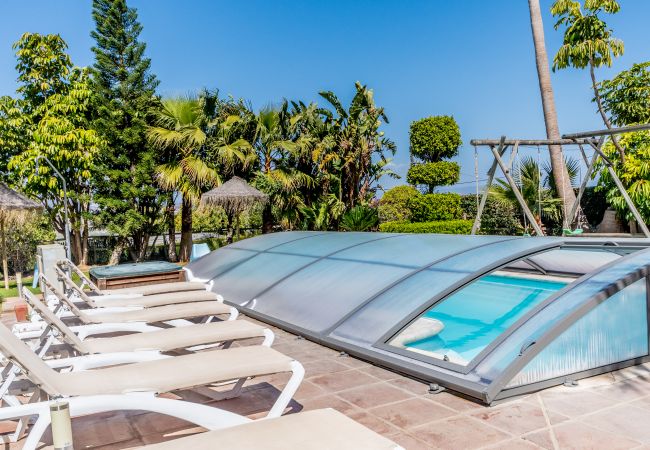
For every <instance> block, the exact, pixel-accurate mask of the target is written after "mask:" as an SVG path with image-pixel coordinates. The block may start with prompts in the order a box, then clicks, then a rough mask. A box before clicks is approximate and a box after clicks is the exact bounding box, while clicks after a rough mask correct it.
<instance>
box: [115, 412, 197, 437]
mask: <svg viewBox="0 0 650 450" xmlns="http://www.w3.org/2000/svg"><path fill="white" fill-rule="evenodd" d="M128 421H129V422H130V423H131V425H132V426H133V428H135V430H136V431H137V432H138V433H139V434H140V435H141V436H144V435H147V434H154V433H163V432H170V431H176V430H181V429H183V428H188V427H189V426H191V425H192V424H190V423H189V422H187V421H185V420H181V419H179V418H177V417H172V416H167V415H164V414H155V413H147V414H142V415H138V416H134V417H129V418H128Z"/></svg>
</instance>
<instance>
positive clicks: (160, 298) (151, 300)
mask: <svg viewBox="0 0 650 450" xmlns="http://www.w3.org/2000/svg"><path fill="white" fill-rule="evenodd" d="M89 298H90V299H91V300H93V301H94V302H95V304H96V305H97V306H101V307H111V306H139V307H142V308H151V307H154V306H164V305H176V304H179V303H190V302H207V301H211V300H217V298H218V296H217V294H215V293H214V292H210V291H206V290H205V289H203V290H200V291H189V292H167V293H164V294H156V295H143V296H139V297H131V298H129V297H126V298H119V297H118V298H110V297H107V298H104V297H103V296H101V295H97V296H90V297H89Z"/></svg>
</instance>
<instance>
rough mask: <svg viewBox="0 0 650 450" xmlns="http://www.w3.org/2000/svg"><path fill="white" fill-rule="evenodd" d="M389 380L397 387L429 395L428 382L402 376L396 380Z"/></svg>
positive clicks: (417, 393)
mask: <svg viewBox="0 0 650 450" xmlns="http://www.w3.org/2000/svg"><path fill="white" fill-rule="evenodd" d="M388 382H389V383H390V384H392V385H393V386H395V387H398V388H400V389H404V390H406V391H409V392H412V393H413V394H415V395H428V392H429V385H428V384H426V383H422V382H421V381H416V380H412V379H410V378H405V377H400V378H397V379H395V380H389V381H388Z"/></svg>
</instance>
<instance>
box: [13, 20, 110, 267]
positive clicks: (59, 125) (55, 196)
mask: <svg viewBox="0 0 650 450" xmlns="http://www.w3.org/2000/svg"><path fill="white" fill-rule="evenodd" d="M14 48H15V49H16V56H17V59H18V64H17V66H16V68H17V69H18V71H19V77H18V79H19V82H20V86H19V88H18V90H17V91H18V93H19V94H22V98H21V99H19V100H16V101H14V102H13V105H12V108H14V110H13V112H11V113H10V114H9V117H10V118H13V119H16V116H17V115H22V116H23V117H22V119H20V120H13V119H12V120H8V121H4V124H3V125H2V127H3V128H6V127H9V128H13V131H12V132H11V133H9V135H13V136H15V135H16V134H18V133H23V135H24V136H26V139H22V140H18V141H16V142H18V143H19V144H23V145H24V146H23V147H19V148H18V149H17V151H16V152H15V154H14V155H13V156H11V158H10V159H9V163H8V165H7V169H8V170H9V171H11V172H12V174H11V177H12V179H13V180H14V182H15V183H16V184H18V185H20V186H21V187H23V189H24V190H25V192H26V193H28V194H29V195H31V196H32V197H35V198H37V199H38V200H40V201H41V202H42V203H43V206H44V208H45V210H46V211H47V213H48V214H49V215H50V217H51V219H52V223H53V224H54V226H55V227H56V229H57V230H58V231H59V232H61V233H62V232H63V230H64V217H63V209H64V208H63V207H64V196H63V190H62V185H61V181H60V180H59V179H58V177H56V176H54V173H53V172H52V170H51V169H50V167H49V166H48V165H46V164H40V166H39V170H38V171H36V158H37V157H39V156H46V157H47V158H48V159H49V160H50V161H51V162H52V164H53V165H54V166H55V167H56V169H57V170H58V171H59V172H60V173H61V174H62V176H63V177H64V178H65V180H66V184H67V189H68V204H67V206H68V210H69V213H70V214H69V218H70V228H71V238H72V239H71V240H72V242H71V244H72V248H71V251H72V254H73V257H74V259H75V260H76V261H77V262H79V263H81V264H85V262H86V257H87V251H88V229H89V219H90V217H89V210H90V197H91V195H90V194H91V189H90V178H91V170H92V169H93V161H94V158H95V157H96V155H97V154H98V153H99V151H100V149H101V148H102V147H103V141H102V140H101V138H100V137H99V136H98V135H97V133H96V132H95V131H94V130H92V129H91V128H90V124H89V117H90V114H91V112H92V102H91V96H92V95H91V94H92V89H91V87H90V80H89V77H88V73H87V71H86V70H84V69H79V68H73V67H72V63H71V62H70V58H69V57H68V56H67V55H66V54H65V53H64V50H65V49H66V48H67V46H66V44H65V42H64V41H63V40H62V39H61V37H60V36H58V35H40V34H35V33H26V34H24V35H23V36H22V37H21V38H20V40H19V41H18V42H16V44H14ZM15 108H19V110H20V111H21V114H17V111H18V110H16V109H15Z"/></svg>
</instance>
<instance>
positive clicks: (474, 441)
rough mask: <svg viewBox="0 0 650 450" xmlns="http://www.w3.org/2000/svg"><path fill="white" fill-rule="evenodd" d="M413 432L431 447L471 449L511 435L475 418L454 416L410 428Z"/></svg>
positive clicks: (509, 437)
mask: <svg viewBox="0 0 650 450" xmlns="http://www.w3.org/2000/svg"><path fill="white" fill-rule="evenodd" d="M412 432H413V434H415V435H416V436H418V437H419V438H420V439H422V440H423V441H425V442H427V443H428V444H429V445H430V446H431V448H444V449H466V450H467V449H473V448H478V447H484V446H488V445H493V444H497V443H499V442H502V441H505V440H510V439H512V436H511V435H509V434H506V433H504V432H502V431H499V430H497V429H496V428H493V427H491V426H488V425H485V424H483V423H481V422H480V421H478V420H476V419H472V418H470V417H467V416H456V417H451V418H449V419H443V420H440V421H437V422H433V423H431V424H427V425H422V426H420V427H417V428H414V429H413V430H412Z"/></svg>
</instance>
